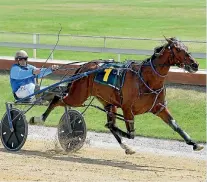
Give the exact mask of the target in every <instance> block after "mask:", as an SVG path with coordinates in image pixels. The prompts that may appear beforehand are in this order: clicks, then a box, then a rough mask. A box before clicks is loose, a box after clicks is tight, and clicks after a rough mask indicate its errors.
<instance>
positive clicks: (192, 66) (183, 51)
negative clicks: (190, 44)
mask: <svg viewBox="0 0 207 182" xmlns="http://www.w3.org/2000/svg"><path fill="white" fill-rule="evenodd" d="M165 39H166V40H167V42H168V44H167V48H168V49H169V50H170V53H171V60H170V63H171V64H172V65H176V66H178V67H180V68H183V69H185V70H186V71H188V72H190V73H194V72H196V71H198V66H199V64H198V62H197V61H196V60H195V59H194V58H193V57H192V56H191V54H190V53H189V52H188V48H187V46H185V45H184V44H183V43H182V42H181V41H178V40H177V39H175V38H169V39H168V38H165Z"/></svg>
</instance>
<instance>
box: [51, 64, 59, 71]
mask: <svg viewBox="0 0 207 182" xmlns="http://www.w3.org/2000/svg"><path fill="white" fill-rule="evenodd" d="M59 67H60V66H59V65H52V71H55V70H57V69H58V68H59Z"/></svg>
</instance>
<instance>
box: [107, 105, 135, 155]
mask: <svg viewBox="0 0 207 182" xmlns="http://www.w3.org/2000/svg"><path fill="white" fill-rule="evenodd" d="M105 110H106V111H107V112H108V113H107V124H106V125H105V126H106V127H107V128H108V129H109V130H110V131H111V133H112V134H113V135H114V137H115V138H116V140H117V141H118V143H119V145H120V146H121V147H122V148H123V149H124V150H125V153H126V154H134V153H135V151H134V150H132V149H131V148H130V147H129V146H128V145H126V144H125V143H124V142H123V141H122V138H121V137H120V136H119V134H120V135H121V136H124V137H126V135H127V134H126V133H125V132H123V131H122V130H120V129H119V128H118V127H116V126H115V124H116V116H115V114H113V113H116V112H117V108H116V107H115V106H113V105H107V106H105ZM127 138H129V136H128V137H127Z"/></svg>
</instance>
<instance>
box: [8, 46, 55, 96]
mask: <svg viewBox="0 0 207 182" xmlns="http://www.w3.org/2000/svg"><path fill="white" fill-rule="evenodd" d="M58 68H59V66H58V65H52V67H51V68H36V67H35V66H33V65H30V64H28V54H27V52H26V51H24V50H20V51H18V52H16V54H15V64H13V65H12V67H11V70H10V83H11V87H12V92H13V94H14V97H15V99H17V100H18V99H21V98H24V97H27V96H29V95H31V94H33V93H34V91H35V79H36V78H42V77H45V76H47V75H49V74H51V73H52V72H53V71H54V70H56V69H58Z"/></svg>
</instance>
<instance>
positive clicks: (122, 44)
mask: <svg viewBox="0 0 207 182" xmlns="http://www.w3.org/2000/svg"><path fill="white" fill-rule="evenodd" d="M0 2H1V3H0V8H1V12H0V16H1V19H0V30H1V31H6V32H30V33H52V34H56V33H57V32H58V30H59V28H60V26H59V24H61V25H62V27H63V30H62V32H61V34H73V35H97V36H100V35H101V36H121V37H123V36H124V37H138V38H139V37H145V38H161V39H162V38H163V35H165V36H166V37H172V36H175V37H179V38H180V39H181V40H200V41H204V40H206V31H205V30H206V19H205V17H206V16H205V13H206V9H205V1H204V0H201V1H196V2H195V1H194V0H183V1H180V0H175V1H173V3H172V2H171V1H168V0H162V1H160V0H159V1H158V0H147V1H141V0H131V1H124V0H121V1H118V0H114V1H109V0H100V1H96V0H88V1H85V0H84V1H83V0H76V1H72V0H67V1H66V0H59V1H56V0H50V1H48V0H41V1H40V0H35V1H31V0H21V1H20V0H12V1H3V0H0ZM40 40H41V43H49V44H55V43H56V40H57V36H53V37H52V36H49V37H48V36H41V38H40ZM0 41H13V42H15V41H17V42H30V43H31V42H32V37H31V36H26V35H21V36H12V35H6V34H4V35H1V36H0ZM160 44H163V43H161V42H153V41H127V40H110V41H107V47H118V48H134V49H149V50H153V48H154V47H156V46H158V45H160ZM59 45H74V46H75V45H79V46H102V45H103V41H102V40H101V39H88V38H71V37H67V38H66V37H62V38H61V39H60V42H59ZM186 45H187V46H188V47H189V51H190V52H205V51H206V47H205V44H204V43H202V44H201V43H186ZM16 50H17V49H8V48H1V50H0V55H6V56H13V55H14V52H15V51H16ZM29 52H30V55H32V51H31V50H29ZM49 53H50V51H45V50H38V53H37V55H38V58H45V59H46V58H47V56H48V55H49ZM54 57H55V59H67V60H81V61H85V60H86V61H89V60H92V59H98V58H102V59H107V58H114V59H116V60H117V55H114V54H104V53H102V54H101V53H100V54H99V53H85V52H70V51H55V53H54ZM143 57H144V56H137V55H123V56H121V59H122V60H124V59H142V58H143ZM199 62H200V65H201V66H200V67H201V68H206V66H205V65H206V63H205V61H204V60H199Z"/></svg>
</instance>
